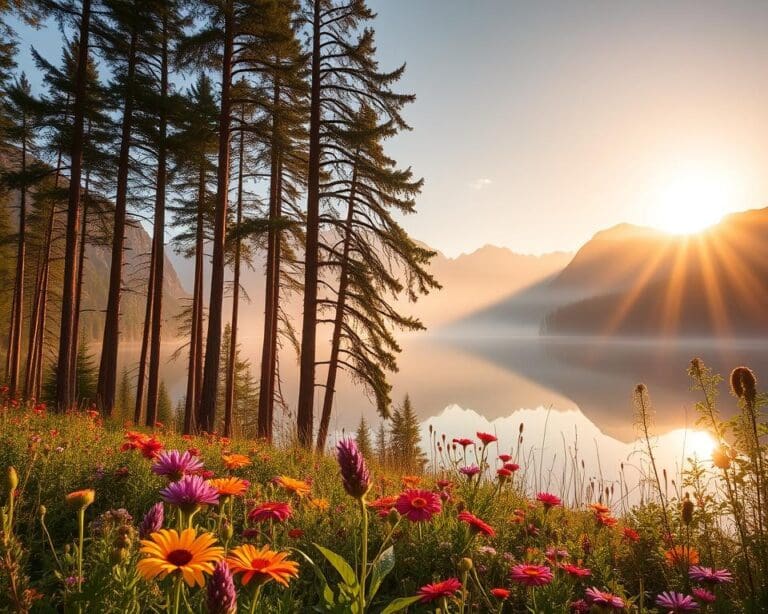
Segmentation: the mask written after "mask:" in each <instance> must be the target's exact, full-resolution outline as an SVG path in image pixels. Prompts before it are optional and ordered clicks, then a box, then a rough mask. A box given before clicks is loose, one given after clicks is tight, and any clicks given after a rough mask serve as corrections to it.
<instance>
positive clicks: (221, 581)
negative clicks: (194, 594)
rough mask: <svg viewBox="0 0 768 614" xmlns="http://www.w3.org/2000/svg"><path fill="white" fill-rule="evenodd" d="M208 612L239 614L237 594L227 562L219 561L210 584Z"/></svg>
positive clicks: (213, 613) (211, 613) (214, 613)
mask: <svg viewBox="0 0 768 614" xmlns="http://www.w3.org/2000/svg"><path fill="white" fill-rule="evenodd" d="M208 612H209V613H210V614H233V613H234V612H237V593H236V591H235V582H234V580H233V579H232V572H231V571H230V569H229V565H227V562H226V561H219V562H218V563H217V564H216V567H215V568H214V570H213V574H212V575H211V579H210V580H209V582H208Z"/></svg>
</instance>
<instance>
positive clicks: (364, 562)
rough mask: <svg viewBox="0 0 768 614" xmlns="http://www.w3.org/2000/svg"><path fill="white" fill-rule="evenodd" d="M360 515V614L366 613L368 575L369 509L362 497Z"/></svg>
mask: <svg viewBox="0 0 768 614" xmlns="http://www.w3.org/2000/svg"><path fill="white" fill-rule="evenodd" d="M359 503H360V513H361V514H362V519H361V520H362V543H361V544H360V549H361V555H360V559H361V564H360V582H359V584H360V596H359V602H360V614H363V612H365V579H366V576H367V573H368V509H367V508H366V507H365V497H360V499H359Z"/></svg>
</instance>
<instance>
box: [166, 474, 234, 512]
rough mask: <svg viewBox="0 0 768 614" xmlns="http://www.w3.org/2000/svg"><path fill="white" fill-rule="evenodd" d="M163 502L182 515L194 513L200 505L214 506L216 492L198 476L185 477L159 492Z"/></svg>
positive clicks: (216, 496) (217, 496) (216, 501)
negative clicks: (172, 506)
mask: <svg viewBox="0 0 768 614" xmlns="http://www.w3.org/2000/svg"><path fill="white" fill-rule="evenodd" d="M160 496H161V497H162V498H163V501H165V502H166V503H170V504H171V505H175V506H176V507H178V508H179V509H181V510H182V511H183V512H184V513H187V514H188V513H191V512H194V511H195V510H196V509H197V508H198V507H199V506H200V505H216V504H218V502H219V493H218V491H217V490H216V489H215V488H214V487H213V486H211V485H210V484H209V483H208V482H206V481H205V480H204V479H203V478H201V477H200V476H199V475H185V476H184V477H183V478H181V479H180V480H179V481H178V482H171V483H170V484H168V486H166V487H165V488H163V490H161V491H160Z"/></svg>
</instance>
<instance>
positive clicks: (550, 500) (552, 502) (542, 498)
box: [536, 492, 562, 510]
mask: <svg viewBox="0 0 768 614" xmlns="http://www.w3.org/2000/svg"><path fill="white" fill-rule="evenodd" d="M536 500H537V501H539V502H540V503H542V504H543V505H544V509H545V510H548V509H549V508H551V507H555V506H556V505H560V504H561V503H562V501H560V497H557V496H555V495H553V494H551V493H548V492H540V493H539V494H538V495H536Z"/></svg>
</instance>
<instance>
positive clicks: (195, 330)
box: [184, 160, 205, 435]
mask: <svg viewBox="0 0 768 614" xmlns="http://www.w3.org/2000/svg"><path fill="white" fill-rule="evenodd" d="M197 202H198V205H197V227H196V228H195V282H194V289H193V290H192V319H191V322H190V327H189V329H190V332H189V365H188V372H187V398H186V400H185V402H184V434H185V435H189V434H191V433H193V432H194V431H195V415H196V414H197V406H198V404H199V400H200V397H199V396H198V379H199V370H200V369H199V367H200V359H201V356H200V352H201V348H202V344H203V339H202V317H201V316H202V310H203V250H204V247H205V243H204V239H205V235H204V233H203V224H204V219H203V212H204V205H205V160H201V162H200V168H199V172H198V183H197Z"/></svg>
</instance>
